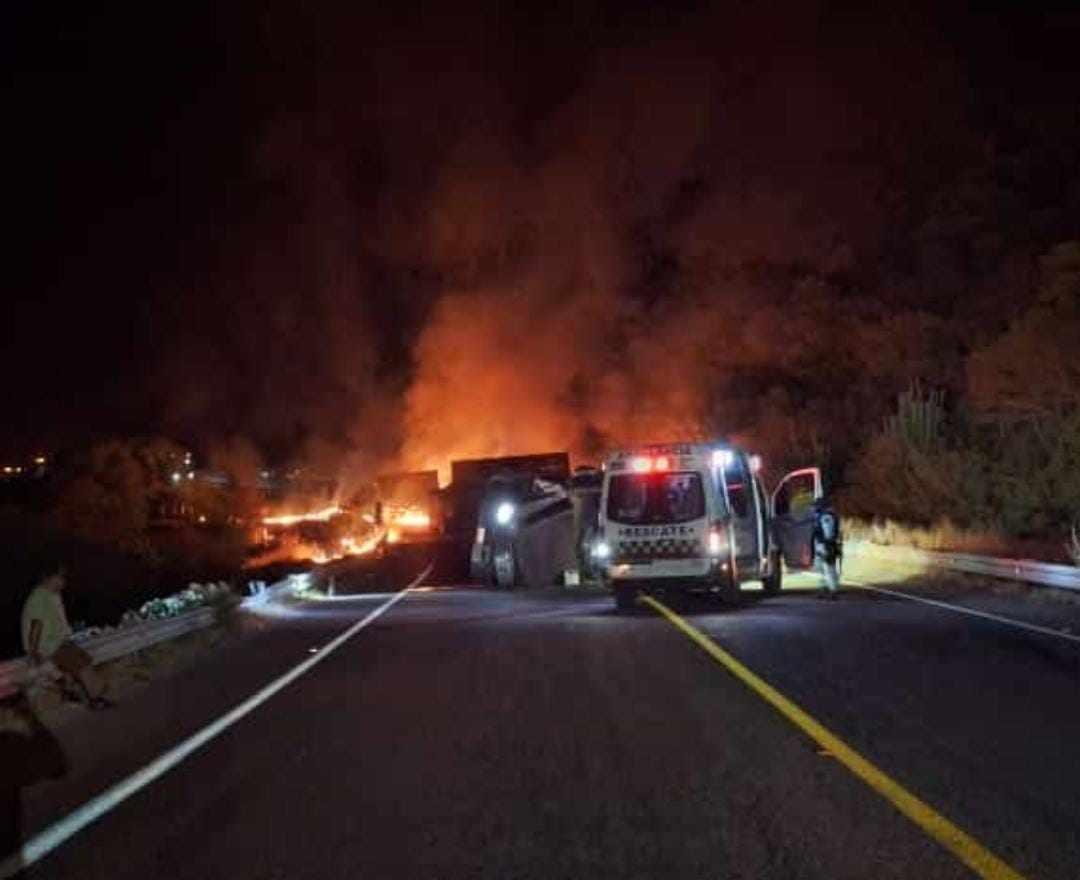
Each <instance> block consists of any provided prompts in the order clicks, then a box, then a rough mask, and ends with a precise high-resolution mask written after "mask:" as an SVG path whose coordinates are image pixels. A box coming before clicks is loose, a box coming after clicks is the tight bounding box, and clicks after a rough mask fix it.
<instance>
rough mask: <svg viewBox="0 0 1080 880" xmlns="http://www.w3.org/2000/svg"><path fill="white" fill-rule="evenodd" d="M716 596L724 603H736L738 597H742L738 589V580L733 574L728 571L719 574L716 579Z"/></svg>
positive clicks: (737, 602)
mask: <svg viewBox="0 0 1080 880" xmlns="http://www.w3.org/2000/svg"><path fill="white" fill-rule="evenodd" d="M716 585H717V588H718V589H717V593H716V596H717V598H718V599H719V600H720V601H721V603H723V604H724V605H738V604H739V599H740V598H741V597H742V591H741V590H740V589H739V582H738V581H737V580H735V577H734V575H732V574H731V573H730V572H728V573H725V574H721V575H720V578H719V580H718V581H717V584H716Z"/></svg>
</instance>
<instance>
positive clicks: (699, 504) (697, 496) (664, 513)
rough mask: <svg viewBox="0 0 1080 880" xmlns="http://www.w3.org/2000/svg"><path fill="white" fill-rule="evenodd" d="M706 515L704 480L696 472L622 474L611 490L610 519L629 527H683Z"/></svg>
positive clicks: (608, 507) (608, 515)
mask: <svg viewBox="0 0 1080 880" xmlns="http://www.w3.org/2000/svg"><path fill="white" fill-rule="evenodd" d="M704 515H705V492H704V490H703V489H702V486H701V476H700V475H699V474H696V473H694V472H692V471H688V472H680V473H665V474H618V475H616V476H613V477H612V478H611V483H610V485H609V486H608V503H607V517H608V519H609V520H611V521H612V522H617V523H625V524H627V525H644V524H651V523H681V522H688V521H689V520H692V519H700V518H701V517H703V516H704Z"/></svg>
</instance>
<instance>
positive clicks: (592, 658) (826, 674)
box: [25, 583, 1080, 880]
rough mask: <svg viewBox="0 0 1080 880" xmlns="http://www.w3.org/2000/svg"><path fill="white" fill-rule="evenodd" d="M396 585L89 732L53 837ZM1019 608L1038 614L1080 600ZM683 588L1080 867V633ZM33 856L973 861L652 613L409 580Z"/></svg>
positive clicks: (72, 740) (585, 870) (852, 863)
mask: <svg viewBox="0 0 1080 880" xmlns="http://www.w3.org/2000/svg"><path fill="white" fill-rule="evenodd" d="M920 586H923V587H925V586H927V585H926V584H918V583H915V584H907V585H905V588H910V589H912V590H913V591H914V592H918V589H919V588H920ZM342 588H347V585H346V584H343V583H339V584H338V589H339V590H340V589H342ZM938 595H940V592H939V593H938ZM386 598H387V597H386V596H385V595H362V596H351V597H350V596H344V597H341V596H339V597H337V598H335V599H334V600H333V601H322V602H312V603H310V604H309V605H307V606H302V607H300V608H298V609H295V610H294V611H292V612H290V613H289V614H288V615H287V616H283V617H281V618H280V619H277V620H273V621H271V622H270V623H269V624H268V625H267V626H266V628H265V631H264V632H261V633H260V634H259V635H258V636H256V637H254V638H252V639H248V640H245V641H243V642H240V643H238V644H236V645H233V646H231V647H230V648H229V652H231V653H227V654H226V655H225V656H215V657H213V658H210V659H208V660H207V661H206V663H205V664H204V667H203V668H196V669H193V670H191V671H190V672H189V673H188V674H186V675H185V676H183V677H182V679H181V680H179V681H177V682H175V683H172V684H170V685H169V686H168V687H163V688H158V689H155V690H149V691H147V692H146V693H145V694H144V695H142V696H141V697H140V698H139V699H138V700H136V701H134V702H133V703H131V704H129V705H124V706H122V707H120V708H118V709H117V710H115V712H114V713H112V714H110V715H108V716H94V718H95V719H97V718H100V719H101V721H100V726H95V727H89V726H87V727H86V728H85V729H84V730H81V731H80V732H79V734H78V736H77V738H76V736H75V734H73V733H72V732H70V731H69V732H68V733H67V738H66V740H64V746H65V748H67V749H68V750H69V752H70V753H71V758H72V761H73V762H75V763H78V764H79V765H80V766H83V767H84V768H86V770H85V772H83V773H81V774H78V778H77V780H68V781H66V782H59V783H47V784H45V785H43V786H38V787H36V788H34V789H31V790H28V791H27V792H26V793H25V801H26V803H25V808H26V812H27V826H28V827H27V831H34V830H36V829H39V828H42V827H45V826H46V825H48V823H49V822H52V821H54V820H55V819H57V818H58V817H60V816H62V815H64V814H65V813H66V812H67V811H69V810H70V809H71V808H73V807H75V806H77V805H78V804H79V803H81V802H83V801H84V800H86V799H87V798H89V797H90V796H92V795H93V794H94V793H95V792H96V791H98V790H100V789H101V788H102V787H104V786H105V785H107V784H108V783H109V782H110V781H115V779H118V778H121V777H122V776H124V775H126V774H128V773H131V772H132V771H133V770H135V769H137V768H138V767H141V766H143V765H144V764H145V763H146V762H148V761H149V760H151V759H152V758H153V757H155V756H156V755H157V754H159V753H160V752H162V751H164V750H167V749H168V748H169V747H170V745H171V744H172V743H173V742H175V741H177V740H179V739H181V738H183V737H184V736H186V735H187V734H189V733H190V732H193V731H194V730H196V729H198V728H199V727H201V726H202V725H204V724H206V723H207V722H209V721H212V720H213V719H214V718H216V717H218V716H220V715H221V714H222V713H223V712H225V711H226V710H227V709H228V708H229V707H230V706H231V705H233V704H235V703H236V702H238V701H239V700H242V699H243V698H244V697H246V696H248V695H250V694H251V693H252V692H254V691H256V690H257V689H258V688H259V687H261V686H262V685H264V684H265V683H266V682H268V681H270V680H271V679H273V678H275V677H276V676H278V675H280V674H281V673H283V672H285V671H287V670H288V669H290V668H292V667H293V666H295V664H297V663H299V662H301V661H302V660H304V659H305V658H306V657H309V656H312V655H311V652H312V650H314V649H318V648H320V647H322V646H324V645H326V644H327V643H328V642H329V641H330V640H331V639H332V638H333V637H335V636H337V635H339V634H340V633H341V632H342V631H344V630H345V629H346V628H347V627H348V626H349V624H350V623H352V622H354V621H356V620H358V619H360V618H361V617H363V615H365V614H366V613H368V612H369V611H371V609H372V608H375V607H377V606H378V605H379V604H381V603H382V602H384V601H385V600H386ZM961 598H962V599H963V598H970V597H961ZM994 601H995V602H996V605H995V608H996V610H997V611H998V612H1002V613H1005V612H1009V613H1015V614H1016V615H1017V616H1022V615H1023V614H1025V613H1031V609H1032V608H1035V612H1034V613H1038V614H1042V615H1043V617H1046V615H1048V614H1049V615H1050V616H1054V615H1057V616H1058V618H1060V619H1061V620H1066V619H1069V618H1070V617H1073V618H1075V617H1077V610H1076V609H1075V608H1074V607H1072V606H1064V605H1063V606H1060V607H1053V608H1050V609H1049V611H1048V610H1047V606H1043V605H1037V604H1036V605H1032V603H1030V602H1027V603H1025V602H1023V601H1021V600H1016V601H1015V602H1013V603H1012V605H1010V602H1011V601H1012V600H1010V599H1008V597H1005V598H1000V597H998V598H997V599H995V600H994ZM674 607H675V609H676V611H678V612H679V613H680V614H682V616H683V617H684V618H685V619H686V620H687V621H688V622H689V623H690V625H692V626H694V627H695V628H697V629H698V630H700V631H701V632H703V633H705V634H707V635H708V636H709V637H711V638H712V639H713V640H714V641H715V643H717V644H718V645H720V646H721V647H722V648H724V649H725V650H726V651H728V652H730V654H731V655H733V656H735V657H737V658H738V659H739V660H740V661H741V662H742V663H744V664H746V665H747V666H748V667H750V668H751V669H752V670H753V671H754V672H756V673H757V674H758V675H760V676H762V677H763V678H764V679H765V680H767V681H768V682H769V683H770V684H771V685H772V686H773V687H775V688H776V689H777V690H779V691H780V692H781V693H782V694H784V695H785V696H786V697H787V698H789V699H790V700H793V701H794V702H796V703H797V704H798V705H799V706H801V707H802V708H803V709H804V710H806V712H808V713H809V714H810V715H811V716H813V717H814V718H815V719H816V720H817V721H819V722H820V723H822V724H824V725H825V726H826V727H828V728H829V729H830V730H832V731H833V732H834V733H835V734H837V735H838V736H839V737H840V738H841V739H842V740H843V741H844V742H845V743H846V744H847V745H849V746H850V747H851V748H852V749H854V750H856V751H857V752H858V753H860V754H861V755H863V756H864V757H865V758H867V759H868V760H870V761H871V762H873V764H874V765H875V766H876V767H878V768H880V769H881V770H882V771H883V772H884V773H885V774H887V775H888V776H889V777H890V778H891V779H893V780H895V781H896V782H897V783H898V784H899V785H901V786H903V787H904V788H905V789H907V790H908V791H910V792H911V793H913V794H914V795H916V796H917V797H918V798H920V799H922V800H923V801H924V802H925V803H927V804H929V805H930V806H932V807H933V808H934V809H936V810H937V811H939V812H940V813H941V814H942V815H944V816H945V817H947V818H948V819H949V820H951V822H953V823H955V825H956V826H957V827H959V828H961V829H962V830H963V831H964V832H966V833H967V834H968V835H970V836H971V837H972V838H973V839H974V840H975V841H977V842H978V844H979V845H981V846H982V847H985V849H986V850H987V851H989V852H992V853H993V854H995V855H996V856H997V857H999V858H1000V859H1002V860H1003V861H1004V862H1005V863H1007V864H1008V865H1010V866H1011V867H1012V868H1013V869H1015V870H1016V871H1017V872H1018V873H1019V874H1020V875H1022V876H1025V877H1038V878H1063V880H1064V878H1074V877H1076V876H1078V875H1080V835H1078V834H1077V831H1078V829H1080V761H1077V757H1078V755H1080V701H1078V700H1077V696H1078V691H1077V683H1078V678H1080V645H1077V644H1075V643H1071V642H1068V641H1066V640H1064V639H1059V640H1055V639H1054V638H1053V637H1052V636H1041V635H1038V634H1036V633H1032V632H1026V631H1023V630H1020V629H1015V628H1010V627H1008V626H1002V625H998V624H994V623H991V622H989V621H985V620H980V619H977V618H973V617H967V616H964V615H962V614H955V613H950V612H948V611H946V610H942V609H939V608H934V607H930V606H925V605H920V604H917V603H914V602H910V601H905V600H903V599H899V598H895V597H890V596H883V595H880V594H873V593H867V592H859V591H853V592H849V593H848V594H846V595H845V597H844V598H843V599H842V600H841V601H839V602H835V603H830V602H821V601H816V600H815V599H814V598H813V596H812V595H811V594H810V593H808V592H806V591H800V590H797V589H796V590H792V591H790V592H786V593H785V594H784V595H782V596H780V597H777V598H773V599H761V600H755V601H750V602H748V603H747V604H746V605H745V606H744V607H741V608H738V609H733V610H719V609H717V608H715V607H711V606H709V605H705V604H686V603H682V604H678V603H674ZM1043 622H1045V621H1043ZM61 739H62V740H63V739H64V736H63V735H62V736H61ZM27 873H28V876H31V877H42V878H45V877H49V878H52V877H59V878H83V880H91V878H101V880H106V878H107V880H125V878H132V880H134V878H138V880H145V878H147V877H157V878H177V880H179V878H191V880H206V878H214V877H221V878H230V880H235V878H239V877H243V878H305V877H310V878H339V877H373V878H384V877H385V878H392V877H410V878H411V877H417V878H428V877H439V878H442V877H447V878H456V877H492V878H511V877H513V878H554V877H568V878H569V877H573V878H580V877H583V876H588V877H662V876H663V877H710V878H716V877H721V878H722V877H729V878H757V877H768V878H801V877H806V878H812V877H814V878H867V877H872V878H891V877H918V878H920V880H931V878H960V877H970V876H973V874H972V871H971V870H970V869H969V868H968V867H965V866H964V865H963V864H962V863H961V862H960V861H959V860H958V859H957V858H956V857H955V856H954V855H953V854H952V853H950V852H949V851H947V850H946V849H945V848H944V847H943V846H941V845H940V843H938V842H937V841H935V840H934V839H932V837H931V836H930V835H928V834H927V833H926V832H925V831H924V830H923V829H921V828H919V827H918V826H917V825H916V824H915V823H913V822H912V821H910V820H909V819H908V818H905V817H904V816H902V815H901V814H900V813H899V812H898V811H897V810H896V809H895V808H894V806H893V805H892V804H890V803H889V802H888V801H887V800H886V799H884V798H883V797H882V796H881V795H880V794H878V793H877V792H876V791H874V790H873V789H871V788H870V787H868V786H867V785H866V784H864V783H863V782H862V781H860V780H859V779H857V778H856V777H855V776H854V775H853V774H852V773H851V772H849V770H848V769H847V768H846V767H844V766H842V765H841V764H840V763H839V762H838V761H837V760H836V759H835V758H834V757H833V756H832V755H830V754H828V753H825V752H824V751H823V750H822V749H821V748H820V747H819V746H818V745H817V744H816V743H814V742H813V741H812V740H810V739H809V738H808V737H807V736H806V735H805V734H804V733H803V732H802V731H800V730H799V729H797V728H796V727H795V726H793V725H792V724H791V723H790V722H789V721H788V720H787V719H785V718H784V717H782V716H781V715H780V714H779V713H778V712H777V711H776V710H775V709H774V708H772V707H771V706H769V705H767V704H766V703H765V702H764V701H763V700H762V699H761V698H760V697H759V696H758V695H757V694H755V693H754V692H752V691H751V690H750V689H749V688H748V687H746V685H745V684H743V683H742V682H741V681H739V680H738V679H736V678H735V677H734V676H732V675H731V674H730V673H729V672H727V671H726V670H725V669H724V668H722V667H721V666H720V665H718V664H717V663H716V662H714V660H713V659H712V658H710V657H709V656H708V655H707V654H706V653H705V652H704V651H702V650H701V649H700V648H699V647H698V646H696V645H695V644H693V643H692V642H691V641H690V640H689V639H688V638H687V637H686V636H685V635H684V634H683V633H681V632H680V631H679V630H678V629H676V628H675V627H674V626H672V625H671V623H669V622H668V621H666V620H665V619H663V618H662V617H660V616H659V615H657V614H656V613H654V612H653V611H650V610H648V609H641V610H640V611H638V612H636V613H633V614H630V615H618V614H616V613H615V612H614V610H613V609H612V603H611V601H610V599H608V598H607V597H604V596H598V595H595V594H588V593H579V594H575V595H569V594H566V593H561V594H560V593H554V592H553V593H551V594H540V595H535V594H534V595H524V594H506V593H497V592H491V591H485V590H479V589H471V588H452V587H450V588H443V587H440V588H437V589H430V590H425V591H417V592H411V593H409V594H407V595H406V596H405V597H404V598H403V599H402V600H401V601H400V602H398V603H397V604H396V605H394V607H392V608H391V609H389V610H388V611H387V612H386V613H385V614H384V615H383V616H381V617H379V618H378V620H376V621H374V622H373V623H372V624H371V625H370V626H368V627H366V628H365V629H363V630H361V631H360V632H358V633H356V635H355V636H354V637H352V638H351V639H350V640H348V641H347V642H345V643H344V644H343V645H342V646H341V647H340V648H338V649H337V650H336V651H335V652H334V653H332V654H330V655H329V656H327V657H326V658H325V659H324V660H323V661H322V662H319V663H318V664H317V665H315V666H314V667H313V668H311V669H310V670H309V671H308V672H307V673H306V674H304V675H303V676H302V677H300V678H298V679H297V680H296V681H294V682H293V683H291V684H290V685H288V686H287V687H285V688H284V689H283V690H281V691H280V692H279V693H277V694H276V695H274V696H273V697H272V698H270V699H268V700H267V701H266V702H265V703H264V704H263V705H261V706H260V707H258V708H257V709H255V710H254V711H252V712H251V714H249V715H247V716H246V717H244V718H243V719H241V720H239V721H238V722H237V723H236V724H235V725H234V726H232V727H230V728H229V729H228V730H227V731H226V732H224V733H223V734H221V735H220V736H219V737H217V738H216V739H214V740H213V741H211V742H210V743H209V744H207V745H206V746H205V747H204V748H202V749H201V750H200V751H198V752H197V753H195V754H193V755H192V756H191V757H189V758H187V760H186V761H184V762H183V763H182V764H180V765H179V766H178V767H176V768H175V769H173V770H171V771H170V772H168V773H166V774H165V775H164V776H162V777H161V778H160V779H158V780H157V781H155V782H153V783H151V784H149V785H148V786H147V787H145V788H144V789H142V790H141V791H139V792H138V793H136V794H134V795H133V796H131V797H130V798H128V799H127V800H125V801H124V802H122V803H121V804H119V805H118V806H116V807H115V808H114V809H112V810H111V811H110V812H109V813H108V814H107V815H105V816H104V817H102V818H101V819H99V820H98V821H96V822H95V823H93V824H92V825H90V826H89V827H87V828H85V829H84V830H82V831H81V832H80V833H78V834H76V835H75V836H74V837H72V839H70V840H69V841H67V842H66V843H64V844H62V845H61V846H59V847H58V848H57V849H56V850H55V851H54V852H52V853H51V854H50V855H48V856H46V857H45V858H44V859H43V860H42V861H41V862H39V863H38V864H37V865H35V866H34V867H32V868H30V869H28V872H27Z"/></svg>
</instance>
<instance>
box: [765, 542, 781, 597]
mask: <svg viewBox="0 0 1080 880" xmlns="http://www.w3.org/2000/svg"><path fill="white" fill-rule="evenodd" d="M783 586H784V562H783V560H782V559H781V558H780V553H779V552H778V551H775V550H774V551H773V552H772V553H770V554H769V575H768V577H764V578H762V579H761V589H762V590H763V591H764V593H765V595H766V596H775V595H776V594H777V593H779V592H780V590H781V589H782V588H783Z"/></svg>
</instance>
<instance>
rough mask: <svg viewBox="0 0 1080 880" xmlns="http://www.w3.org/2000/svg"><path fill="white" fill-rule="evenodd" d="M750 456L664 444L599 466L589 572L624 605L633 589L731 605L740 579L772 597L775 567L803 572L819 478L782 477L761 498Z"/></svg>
mask: <svg viewBox="0 0 1080 880" xmlns="http://www.w3.org/2000/svg"><path fill="white" fill-rule="evenodd" d="M760 469H761V460H760V458H759V457H758V456H755V455H750V454H748V453H747V452H746V451H744V450H742V449H739V448H738V447H736V446H733V445H731V444H727V443H670V444H663V445H652V446H643V447H640V448H635V449H630V450H625V451H619V452H615V453H613V454H611V455H610V456H609V457H608V458H607V460H606V461H605V462H604V478H603V488H602V491H601V498H600V508H599V524H598V528H597V537H596V540H595V542H594V544H593V550H592V553H593V558H594V560H595V567H596V569H597V570H598V571H599V572H600V576H601V578H602V580H603V581H604V582H605V584H606V585H607V586H608V587H609V588H610V589H611V590H612V591H613V592H614V594H615V602H616V606H617V607H618V608H620V609H627V608H630V607H631V606H632V605H633V604H634V601H635V599H636V596H637V594H638V593H639V592H648V591H651V590H655V589H658V588H659V589H662V590H664V591H669V590H681V591H695V592H708V593H711V594H713V595H715V596H717V597H718V598H721V599H723V600H726V601H735V600H737V598H738V596H739V594H740V592H741V587H742V585H743V584H745V583H747V582H748V581H760V582H761V585H762V587H763V589H764V591H765V593H766V594H775V593H778V592H779V591H780V589H781V586H782V579H783V569H784V566H785V565H786V567H787V568H788V570H789V571H797V570H801V569H808V568H811V567H812V565H813V554H812V549H811V533H812V531H813V527H814V510H813V503H814V501H815V500H816V499H818V498H820V497H821V495H822V485H821V471H820V469H819V468H816V467H809V468H803V469H801V470H797V471H793V472H792V473H790V474H787V475H786V476H785V477H784V478H783V479H782V480H780V482H779V483H778V484H777V486H776V488H775V490H774V491H773V493H772V495H771V496H769V495H767V494H766V491H765V486H764V485H763V483H762V481H761V475H760Z"/></svg>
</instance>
